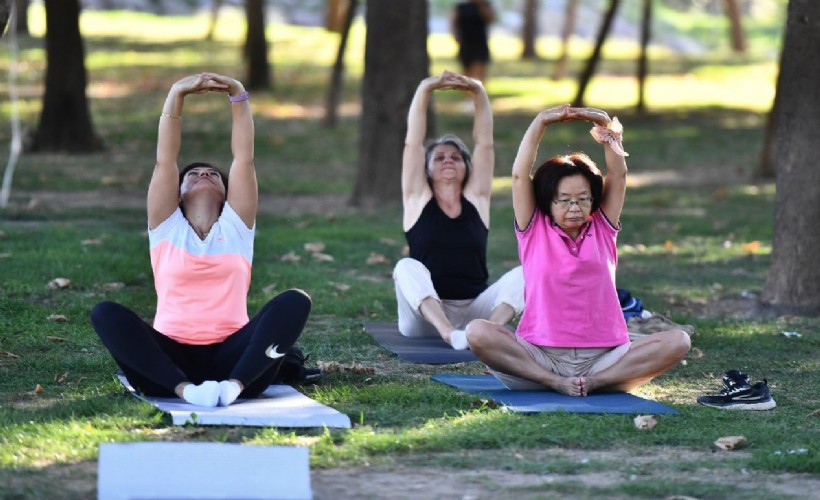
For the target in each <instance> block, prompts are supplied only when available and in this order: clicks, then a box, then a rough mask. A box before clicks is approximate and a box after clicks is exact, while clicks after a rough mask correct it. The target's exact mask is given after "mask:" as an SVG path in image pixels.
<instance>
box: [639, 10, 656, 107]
mask: <svg viewBox="0 0 820 500" xmlns="http://www.w3.org/2000/svg"><path fill="white" fill-rule="evenodd" d="M652 1H653V0H643V17H642V19H641V55H640V58H639V59H638V112H639V113H643V112H645V111H646V96H645V94H646V74H647V73H648V72H649V59H648V57H647V54H646V52H647V49H648V47H649V40H650V39H651V38H652Z"/></svg>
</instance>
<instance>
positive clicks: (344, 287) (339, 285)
mask: <svg viewBox="0 0 820 500" xmlns="http://www.w3.org/2000/svg"><path fill="white" fill-rule="evenodd" d="M330 284H331V285H332V286H333V288H335V289H336V290H339V291H340V292H346V291H348V290H350V289H351V288H352V287H351V286H350V285H346V284H344V283H333V282H330Z"/></svg>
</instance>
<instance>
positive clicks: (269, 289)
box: [262, 283, 276, 295]
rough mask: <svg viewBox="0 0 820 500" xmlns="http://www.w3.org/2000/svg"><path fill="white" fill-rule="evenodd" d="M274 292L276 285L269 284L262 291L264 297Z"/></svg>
mask: <svg viewBox="0 0 820 500" xmlns="http://www.w3.org/2000/svg"><path fill="white" fill-rule="evenodd" d="M274 290H276V283H271V284H270V285H268V286H266V287H265V288H263V289H262V293H264V294H265V295H272V294H273V291H274Z"/></svg>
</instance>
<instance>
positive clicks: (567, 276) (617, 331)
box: [515, 210, 629, 347]
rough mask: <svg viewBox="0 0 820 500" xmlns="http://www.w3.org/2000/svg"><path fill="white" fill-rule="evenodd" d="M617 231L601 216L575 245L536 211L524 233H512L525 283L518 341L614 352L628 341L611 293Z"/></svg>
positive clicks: (614, 294) (597, 214) (597, 215)
mask: <svg viewBox="0 0 820 500" xmlns="http://www.w3.org/2000/svg"><path fill="white" fill-rule="evenodd" d="M619 230H620V228H615V227H613V226H612V224H610V222H609V221H608V220H607V219H606V217H605V216H604V215H603V213H602V212H601V211H600V210H597V211H596V212H595V213H594V214H593V215H592V217H591V218H590V222H588V223H587V225H586V226H584V228H583V229H582V231H581V234H580V235H579V236H578V239H577V240H576V241H573V240H572V239H571V238H570V237H569V236H567V234H566V233H565V232H564V231H563V230H562V229H561V228H560V227H558V226H557V225H554V224H553V223H552V222H550V220H549V217H547V216H546V215H544V214H543V213H541V212H540V211H539V210H536V211H535V214H534V215H533V217H532V220H531V221H530V224H529V226H528V227H527V228H525V229H524V230H519V229H518V228H516V231H515V233H516V237H517V238H518V256H519V258H520V259H521V263H522V265H523V268H524V282H525V287H524V304H525V307H524V313H523V314H522V316H521V320H520V321H519V323H518V328H517V329H516V334H517V335H519V336H520V337H522V338H523V339H524V340H526V341H527V342H529V343H530V344H533V345H540V346H549V347H613V346H618V345H621V344H625V343H627V342H628V341H629V333H628V332H627V329H626V321H625V320H624V315H623V311H622V310H621V304H620V302H619V301H618V293H617V292H616V290H615V267H616V265H617V262H618V252H617V250H616V247H615V243H616V239H617V236H618V231H619Z"/></svg>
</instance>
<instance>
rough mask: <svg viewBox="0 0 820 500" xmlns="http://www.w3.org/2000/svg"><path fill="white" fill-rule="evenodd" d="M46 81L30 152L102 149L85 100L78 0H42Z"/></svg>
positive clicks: (84, 76) (84, 73)
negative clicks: (43, 4) (44, 17)
mask: <svg viewBox="0 0 820 500" xmlns="http://www.w3.org/2000/svg"><path fill="white" fill-rule="evenodd" d="M45 8H46V82H45V95H44V96H43V109H42V111H41V113H40V124H39V126H38V127H37V131H36V132H35V133H34V135H33V137H32V141H31V144H30V150H31V151H64V152H69V153H85V152H91V151H99V150H101V149H103V145H102V141H101V140H100V139H99V138H98V137H97V135H96V134H95V133H94V126H93V125H92V123H91V114H90V113H89V112H88V99H87V98H86V95H85V89H86V85H87V74H86V70H85V52H84V49H83V40H82V36H81V35H80V2H79V0H45Z"/></svg>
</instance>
